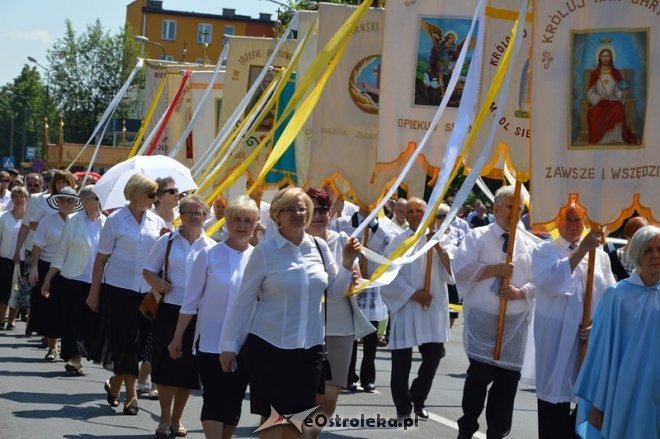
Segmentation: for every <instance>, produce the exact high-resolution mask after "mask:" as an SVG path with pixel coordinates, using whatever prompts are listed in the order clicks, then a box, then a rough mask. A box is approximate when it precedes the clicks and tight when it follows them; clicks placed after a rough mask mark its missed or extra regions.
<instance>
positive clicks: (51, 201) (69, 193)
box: [46, 186, 83, 212]
mask: <svg viewBox="0 0 660 439" xmlns="http://www.w3.org/2000/svg"><path fill="white" fill-rule="evenodd" d="M61 198H73V199H74V200H76V206H75V207H74V208H73V211H74V212H78V211H79V210H81V209H82V208H83V205H82V201H81V200H80V197H79V196H78V194H76V191H75V190H73V189H72V188H71V187H70V186H65V187H63V188H62V189H60V191H59V193H57V194H53V195H51V196H50V197H48V199H47V200H46V202H47V203H48V205H49V206H50V207H52V208H53V209H57V210H59V209H60V199H61Z"/></svg>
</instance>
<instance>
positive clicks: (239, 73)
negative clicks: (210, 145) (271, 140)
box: [219, 36, 296, 178]
mask: <svg viewBox="0 0 660 439" xmlns="http://www.w3.org/2000/svg"><path fill="white" fill-rule="evenodd" d="M276 43H277V41H276V40H274V39H271V38H256V37H235V36H234V37H230V42H229V54H228V56H227V70H226V74H225V88H224V91H223V98H222V108H221V109H220V124H219V125H220V127H222V126H223V125H224V124H225V122H226V121H227V120H228V119H229V117H230V116H231V115H232V114H233V112H234V110H235V109H236V107H237V106H238V104H239V102H240V101H241V99H242V98H243V96H245V94H246V93H247V91H248V89H249V88H250V86H251V85H252V83H253V82H254V81H255V79H256V78H257V76H258V75H259V73H260V72H261V70H262V69H263V67H264V65H266V63H267V61H268V58H269V57H270V56H271V54H272V51H273V48H274V47H275V45H276ZM295 45H296V41H295V40H291V41H287V42H286V43H285V44H284V45H283V47H282V49H281V50H280V51H279V53H278V54H277V55H276V57H275V60H274V62H273V67H274V68H283V67H286V66H287V65H288V64H289V61H290V60H291V57H292V55H293V51H294V49H295ZM275 73H276V72H275V71H274V70H270V71H269V72H267V74H266V76H265V77H264V80H263V81H262V82H261V84H260V86H259V89H258V90H257V92H256V93H255V95H254V97H253V99H252V101H251V102H250V103H249V104H248V106H247V109H246V110H245V115H244V116H243V117H241V119H239V122H238V123H240V121H242V120H243V118H244V117H245V116H247V115H248V113H249V112H250V110H251V109H252V107H253V106H254V105H255V104H256V103H257V101H258V100H259V98H260V97H261V95H262V94H263V93H264V91H265V90H266V89H267V88H268V85H269V84H270V83H271V82H272V81H273V79H274V77H275ZM277 107H279V102H278V106H277ZM277 107H276V108H277ZM276 122H277V110H276V109H274V110H273V111H271V112H270V113H269V114H268V115H266V117H265V118H264V119H263V121H262V122H261V123H260V124H259V126H257V127H256V128H255V129H254V130H250V131H251V134H250V135H249V136H248V137H247V138H245V139H243V140H242V141H241V144H239V147H238V148H236V150H235V152H234V154H233V155H232V157H231V158H230V159H229V161H228V166H227V168H226V169H227V172H225V175H229V173H230V172H231V170H232V169H234V168H236V167H237V166H238V165H240V164H241V163H242V162H244V161H245V159H246V158H247V157H248V156H249V155H250V154H251V153H252V151H253V150H254V148H256V147H257V145H259V142H260V141H261V139H263V138H264V137H265V136H266V135H267V134H268V132H269V131H270V130H271V129H273V128H274V126H275V124H276ZM271 149H272V145H268V146H267V147H266V148H264V150H263V151H262V152H261V153H260V154H259V156H258V157H257V158H256V159H255V160H254V162H252V163H251V164H250V167H249V168H248V171H247V172H248V174H249V177H250V178H254V177H256V176H257V175H259V171H260V170H261V169H262V168H263V165H264V163H265V162H266V158H267V157H268V154H269V153H270V151H271ZM292 172H295V170H292Z"/></svg>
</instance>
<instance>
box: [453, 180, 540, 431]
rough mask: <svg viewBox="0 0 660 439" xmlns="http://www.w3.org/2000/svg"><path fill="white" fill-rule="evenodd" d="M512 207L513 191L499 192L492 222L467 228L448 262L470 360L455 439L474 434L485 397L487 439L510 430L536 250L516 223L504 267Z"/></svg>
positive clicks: (503, 189)
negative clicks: (499, 340)
mask: <svg viewBox="0 0 660 439" xmlns="http://www.w3.org/2000/svg"><path fill="white" fill-rule="evenodd" d="M513 205H514V188H513V186H503V187H501V188H500V189H498V191H497V192H496V193H495V201H494V204H493V207H494V211H493V212H494V214H495V222H494V223H491V224H488V225H487V226H484V227H476V228H474V229H472V230H471V231H470V233H469V234H468V235H467V236H466V237H465V239H464V240H463V242H462V243H461V246H460V248H459V249H458V251H457V252H456V255H455V257H454V260H453V261H452V269H453V272H454V278H455V279H456V288H457V289H458V294H459V296H461V297H462V298H463V312H464V326H463V345H464V348H465V352H466V353H467V356H468V359H469V361H470V366H469V367H468V370H467V377H466V379H465V385H464V388H463V400H462V408H463V416H462V417H461V418H460V419H459V420H458V426H459V438H471V437H472V435H473V434H474V433H475V432H476V431H477V430H478V429H479V423H478V419H479V416H480V415H481V412H482V411H483V408H484V402H486V395H488V401H487V402H486V423H487V424H488V429H487V435H488V438H502V437H505V436H506V435H508V434H509V431H510V430H511V422H512V418H513V404H514V400H515V397H516V391H517V389H518V381H519V380H520V370H521V368H522V365H523V361H524V357H525V348H526V345H527V336H528V327H529V319H530V318H531V315H532V310H533V304H534V285H533V284H532V271H531V253H532V251H533V249H534V247H535V246H536V242H535V241H534V240H533V239H532V238H531V237H530V236H529V235H528V234H526V233H525V232H524V231H523V227H522V224H520V225H519V227H518V229H517V231H516V238H515V245H514V248H513V258H512V263H510V264H507V263H506V251H507V246H508V239H509V227H510V224H511V220H512V219H511V218H512V214H513V208H514V206H513ZM519 206H520V207H522V203H520V204H519ZM505 277H506V278H509V279H510V282H509V285H508V286H506V287H505V286H503V284H502V281H503V278H505ZM501 298H504V299H506V300H507V309H506V318H505V322H504V333H503V338H502V351H501V354H500V358H499V359H498V360H495V359H494V358H493V354H494V350H495V342H496V338H497V327H498V320H499V309H500V299H501ZM491 383H492V385H491V387H490V389H488V386H489V385H490V384H491Z"/></svg>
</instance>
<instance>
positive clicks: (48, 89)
mask: <svg viewBox="0 0 660 439" xmlns="http://www.w3.org/2000/svg"><path fill="white" fill-rule="evenodd" d="M28 61H30V62H31V63H34V64H36V65H37V66H39V67H41V68H42V69H43V70H44V71H45V72H46V104H45V105H44V123H45V124H46V126H47V125H48V106H49V105H50V69H48V68H46V67H44V66H43V65H41V64H40V63H39V61H37V60H36V59H35V58H33V57H31V56H28ZM46 129H48V128H46ZM47 137H48V136H46V138H45V139H44V146H43V150H42V151H41V157H45V156H46V143H47V141H48V139H47ZM23 157H25V140H23Z"/></svg>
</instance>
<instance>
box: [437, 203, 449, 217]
mask: <svg viewBox="0 0 660 439" xmlns="http://www.w3.org/2000/svg"><path fill="white" fill-rule="evenodd" d="M448 213H449V204H447V203H440V206H438V210H437V211H436V212H435V216H438V215H445V216H446V215H447V214H448Z"/></svg>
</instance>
